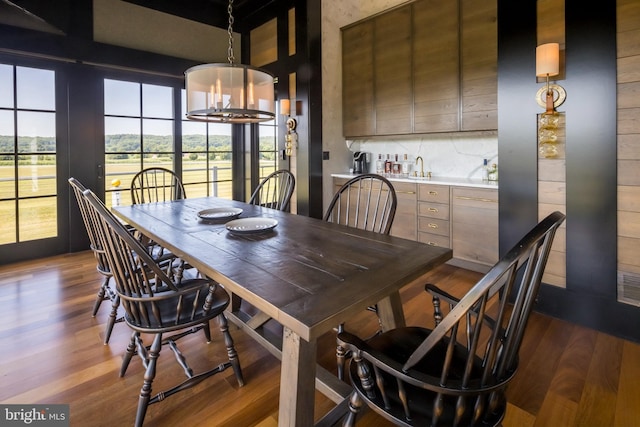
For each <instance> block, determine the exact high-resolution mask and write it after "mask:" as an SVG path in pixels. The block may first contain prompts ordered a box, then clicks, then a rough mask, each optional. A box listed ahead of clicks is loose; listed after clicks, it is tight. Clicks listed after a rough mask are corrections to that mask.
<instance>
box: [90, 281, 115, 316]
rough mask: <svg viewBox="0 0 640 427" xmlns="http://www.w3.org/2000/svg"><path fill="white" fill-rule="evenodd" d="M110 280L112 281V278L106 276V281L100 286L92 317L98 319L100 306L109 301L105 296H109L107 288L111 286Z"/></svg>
mask: <svg viewBox="0 0 640 427" xmlns="http://www.w3.org/2000/svg"><path fill="white" fill-rule="evenodd" d="M109 279H111V277H110V276H105V278H104V281H103V282H102V285H100V290H98V294H97V295H96V300H95V302H94V303H93V313H91V316H92V317H96V314H98V309H99V308H100V304H102V301H104V300H105V299H107V298H106V297H105V295H107V287H108V286H109Z"/></svg>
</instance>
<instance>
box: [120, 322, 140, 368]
mask: <svg viewBox="0 0 640 427" xmlns="http://www.w3.org/2000/svg"><path fill="white" fill-rule="evenodd" d="M138 337H140V332H137V331H134V332H133V333H132V334H131V341H129V345H128V346H127V350H126V351H125V352H124V356H122V365H121V366H120V377H124V374H125V372H127V368H128V367H129V363H130V362H131V358H132V357H133V355H134V354H135V352H136V340H137V339H138Z"/></svg>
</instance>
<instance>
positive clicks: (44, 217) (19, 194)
mask: <svg viewBox="0 0 640 427" xmlns="http://www.w3.org/2000/svg"><path fill="white" fill-rule="evenodd" d="M56 79H57V75H56V71H55V70H53V69H46V68H37V67H33V66H22V65H17V64H15V63H2V62H0V218H2V220H1V221H0V264H3V263H5V262H10V261H12V260H14V259H19V258H20V257H19V254H20V253H26V252H31V251H33V250H36V251H37V252H39V253H42V254H46V253H47V250H48V248H49V249H50V248H52V247H58V248H59V247H61V246H64V242H65V241H66V237H61V234H63V232H62V230H63V229H64V230H65V231H66V228H65V226H64V221H66V218H64V214H62V215H61V212H64V209H62V210H61V209H60V199H59V177H58V175H59V173H58V171H59V170H60V167H61V163H60V159H59V141H58V134H59V133H58V129H57V125H56V124H57V120H58V117H57V116H58V113H57V105H58V104H57V101H56ZM62 151H63V152H64V150H62ZM62 163H64V160H63V161H62ZM54 252H55V251H54ZM16 257H17V258H16Z"/></svg>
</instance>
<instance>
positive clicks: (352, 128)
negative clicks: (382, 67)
mask: <svg viewBox="0 0 640 427" xmlns="http://www.w3.org/2000/svg"><path fill="white" fill-rule="evenodd" d="M373 27H374V25H373V21H365V22H362V23H359V24H357V25H354V26H352V27H348V28H345V29H343V30H342V129H343V133H344V136H345V137H352V136H363V135H373V134H374V132H375V129H374V118H375V114H374V104H373Z"/></svg>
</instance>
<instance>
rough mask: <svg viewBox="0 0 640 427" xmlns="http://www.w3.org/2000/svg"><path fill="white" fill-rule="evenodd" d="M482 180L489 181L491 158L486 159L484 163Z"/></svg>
mask: <svg viewBox="0 0 640 427" xmlns="http://www.w3.org/2000/svg"><path fill="white" fill-rule="evenodd" d="M482 180H483V181H489V160H487V159H484V164H483V165H482Z"/></svg>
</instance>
